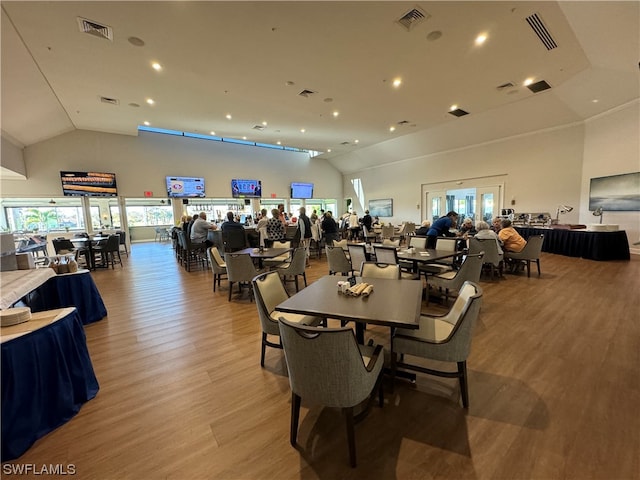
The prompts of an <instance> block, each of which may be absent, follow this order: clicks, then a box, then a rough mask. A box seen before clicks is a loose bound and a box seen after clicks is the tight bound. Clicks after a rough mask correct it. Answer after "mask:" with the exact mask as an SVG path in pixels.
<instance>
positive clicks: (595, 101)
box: [591, 98, 599, 103]
mask: <svg viewBox="0 0 640 480" xmlns="http://www.w3.org/2000/svg"><path fill="white" fill-rule="evenodd" d="M591 102H592V103H598V102H599V100H598V99H597V98H594V99H593V100H591Z"/></svg>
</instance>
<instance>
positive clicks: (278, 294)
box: [251, 270, 289, 335]
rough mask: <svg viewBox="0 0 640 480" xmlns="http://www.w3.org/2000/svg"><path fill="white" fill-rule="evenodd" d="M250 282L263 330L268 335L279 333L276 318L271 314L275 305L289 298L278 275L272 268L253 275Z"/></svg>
mask: <svg viewBox="0 0 640 480" xmlns="http://www.w3.org/2000/svg"><path fill="white" fill-rule="evenodd" d="M251 282H252V283H253V291H254V293H255V296H256V308H257V309H258V316H259V317H260V324H261V325H262V330H263V332H265V333H268V334H269V335H280V330H279V328H278V320H277V318H273V317H272V315H271V314H272V313H273V312H274V311H275V309H276V306H277V305H279V304H280V303H282V302H284V301H285V300H286V299H287V298H289V294H288V293H287V291H286V290H285V288H284V284H283V283H282V279H281V278H280V275H278V272H276V271H275V270H274V271H271V272H267V273H263V274H260V275H258V276H256V277H254V278H253V279H252V280H251Z"/></svg>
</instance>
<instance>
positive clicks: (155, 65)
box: [151, 62, 162, 72]
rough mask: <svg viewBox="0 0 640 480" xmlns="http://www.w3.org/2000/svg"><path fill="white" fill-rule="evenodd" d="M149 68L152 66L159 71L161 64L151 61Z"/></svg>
mask: <svg viewBox="0 0 640 480" xmlns="http://www.w3.org/2000/svg"><path fill="white" fill-rule="evenodd" d="M151 68H153V69H154V70H155V71H156V72H159V71H160V70H162V65H160V64H159V63H158V62H153V63H152V64H151Z"/></svg>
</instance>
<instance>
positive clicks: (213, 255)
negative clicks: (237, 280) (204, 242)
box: [207, 247, 227, 273]
mask: <svg viewBox="0 0 640 480" xmlns="http://www.w3.org/2000/svg"><path fill="white" fill-rule="evenodd" d="M207 258H208V259H209V264H210V265H211V271H212V272H213V273H227V269H226V265H225V263H224V260H223V259H222V257H221V256H220V252H219V251H218V247H211V248H209V249H208V250H207Z"/></svg>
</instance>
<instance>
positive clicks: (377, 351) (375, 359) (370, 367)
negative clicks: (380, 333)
mask: <svg viewBox="0 0 640 480" xmlns="http://www.w3.org/2000/svg"><path fill="white" fill-rule="evenodd" d="M381 353H382V345H376V348H375V349H374V350H373V355H371V358H370V359H369V364H368V365H366V369H367V372H371V371H372V370H373V367H374V366H375V364H376V363H377V362H378V357H379V356H380V354H381Z"/></svg>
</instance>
